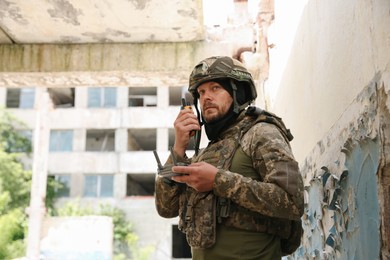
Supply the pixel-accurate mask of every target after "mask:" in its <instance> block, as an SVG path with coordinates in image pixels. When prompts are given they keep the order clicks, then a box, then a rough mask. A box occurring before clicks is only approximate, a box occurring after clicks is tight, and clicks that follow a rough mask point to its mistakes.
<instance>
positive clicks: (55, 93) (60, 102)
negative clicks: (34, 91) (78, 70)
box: [48, 88, 75, 108]
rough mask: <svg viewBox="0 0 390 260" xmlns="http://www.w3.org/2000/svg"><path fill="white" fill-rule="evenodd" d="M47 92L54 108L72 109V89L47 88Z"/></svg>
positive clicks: (73, 93)
mask: <svg viewBox="0 0 390 260" xmlns="http://www.w3.org/2000/svg"><path fill="white" fill-rule="evenodd" d="M48 92H49V94H50V97H51V100H52V101H53V105H54V107H55V108H69V107H74V100H75V90H74V88H49V89H48Z"/></svg>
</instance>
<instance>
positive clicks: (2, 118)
mask: <svg viewBox="0 0 390 260" xmlns="http://www.w3.org/2000/svg"><path fill="white" fill-rule="evenodd" d="M16 127H19V128H16ZM23 127H24V125H23V124H22V123H21V122H20V121H18V120H16V119H15V118H14V117H12V116H11V115H10V114H8V113H6V112H5V111H4V110H0V259H10V258H16V257H21V256H23V255H24V252H25V243H24V238H25V234H26V231H27V216H26V213H25V208H26V207H27V206H28V203H29V199H30V186H31V172H30V171H26V170H25V169H24V167H23V164H22V163H21V161H20V153H19V152H20V151H24V152H30V151H31V142H30V140H29V139H28V138H27V137H26V136H24V135H23V134H21V133H20V132H18V130H17V129H23Z"/></svg>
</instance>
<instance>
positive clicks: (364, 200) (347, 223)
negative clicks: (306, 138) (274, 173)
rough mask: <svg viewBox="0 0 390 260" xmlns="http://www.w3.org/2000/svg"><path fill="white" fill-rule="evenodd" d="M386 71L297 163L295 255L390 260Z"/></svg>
mask: <svg viewBox="0 0 390 260" xmlns="http://www.w3.org/2000/svg"><path fill="white" fill-rule="evenodd" d="M388 75H389V73H386V74H384V75H378V77H377V78H376V79H375V81H373V82H371V83H370V85H368V86H366V88H364V89H363V90H362V92H361V93H359V95H358V96H357V97H356V98H355V100H354V101H353V102H352V104H351V105H350V106H349V107H348V108H347V109H346V111H345V112H344V113H343V115H342V116H341V118H340V120H338V122H337V123H335V125H334V126H333V127H332V128H331V129H330V130H329V131H328V132H327V133H326V134H325V136H324V138H323V139H321V140H320V141H319V142H318V143H317V144H316V146H315V147H314V149H313V150H312V151H311V152H310V155H309V156H308V157H307V158H306V159H305V161H304V163H303V164H302V166H301V170H302V173H303V175H304V180H305V203H306V206H305V214H304V216H303V226H304V231H305V233H304V236H303V240H302V246H301V247H300V248H299V250H298V251H297V252H296V253H295V254H294V256H293V257H291V258H294V259H302V258H305V259H310V258H314V259H380V257H382V259H388V257H389V256H390V254H389V247H388V241H389V224H390V223H389V222H390V221H389V220H390V219H389V217H388V216H387V214H386V213H385V212H387V211H388V210H389V192H388V191H389V188H388V186H389V176H390V168H389V167H388V161H389V153H388V152H387V151H388V149H389V143H388V141H387V140H388V139H389V136H390V133H389V131H387V130H385V129H386V125H387V124H388V122H389V120H390V114H389V112H388V111H389V105H390V104H389V100H388V96H389V93H390V92H389V91H390V88H389V86H390V84H389V83H390V82H389V81H388V80H389V76H388Z"/></svg>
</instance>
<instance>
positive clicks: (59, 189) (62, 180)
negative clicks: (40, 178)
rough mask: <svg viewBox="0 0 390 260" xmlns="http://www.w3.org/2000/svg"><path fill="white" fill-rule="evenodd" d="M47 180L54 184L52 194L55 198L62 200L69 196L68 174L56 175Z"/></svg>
mask: <svg viewBox="0 0 390 260" xmlns="http://www.w3.org/2000/svg"><path fill="white" fill-rule="evenodd" d="M48 178H49V179H50V178H51V179H53V180H54V181H55V182H56V185H55V186H54V193H55V197H56V198H64V197H69V196H70V179H71V177H70V175H69V174H58V175H51V176H48Z"/></svg>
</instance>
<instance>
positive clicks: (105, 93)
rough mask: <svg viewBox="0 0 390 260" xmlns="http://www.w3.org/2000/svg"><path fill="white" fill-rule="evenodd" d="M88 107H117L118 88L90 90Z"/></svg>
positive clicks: (95, 88)
mask: <svg viewBox="0 0 390 260" xmlns="http://www.w3.org/2000/svg"><path fill="white" fill-rule="evenodd" d="M88 107H90V108H98V107H116V88H112V87H105V88H103V87H93V88H92V87H91V88H88Z"/></svg>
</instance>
